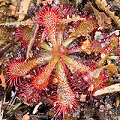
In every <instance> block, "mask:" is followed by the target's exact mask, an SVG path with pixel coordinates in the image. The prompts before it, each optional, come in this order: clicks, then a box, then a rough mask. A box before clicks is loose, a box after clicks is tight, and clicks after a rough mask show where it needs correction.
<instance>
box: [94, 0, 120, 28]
mask: <svg viewBox="0 0 120 120" xmlns="http://www.w3.org/2000/svg"><path fill="white" fill-rule="evenodd" d="M95 3H96V5H97V6H98V7H99V8H100V9H101V10H103V11H105V13H106V14H108V15H109V16H110V17H111V18H112V19H113V20H114V22H115V23H116V24H117V25H118V26H120V19H119V17H118V16H115V13H114V12H111V11H110V8H111V7H110V5H108V4H107V2H106V0H96V1H95Z"/></svg>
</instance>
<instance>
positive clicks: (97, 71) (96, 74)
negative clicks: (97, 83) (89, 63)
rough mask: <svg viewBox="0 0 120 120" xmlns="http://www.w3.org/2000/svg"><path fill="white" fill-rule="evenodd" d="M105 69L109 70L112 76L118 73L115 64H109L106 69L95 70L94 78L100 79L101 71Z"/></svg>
mask: <svg viewBox="0 0 120 120" xmlns="http://www.w3.org/2000/svg"><path fill="white" fill-rule="evenodd" d="M103 69H106V70H109V72H110V73H111V74H116V73H117V66H116V65H114V64H108V65H106V66H104V67H101V68H98V69H96V70H94V78H98V77H99V74H100V72H101V70H103Z"/></svg>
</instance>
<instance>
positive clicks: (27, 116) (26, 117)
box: [22, 114, 30, 120]
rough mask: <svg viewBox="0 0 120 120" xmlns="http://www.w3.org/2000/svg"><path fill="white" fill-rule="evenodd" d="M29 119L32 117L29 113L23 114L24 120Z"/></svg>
mask: <svg viewBox="0 0 120 120" xmlns="http://www.w3.org/2000/svg"><path fill="white" fill-rule="evenodd" d="M29 119H30V117H29V115H28V114H25V115H24V116H23V118H22V120H29Z"/></svg>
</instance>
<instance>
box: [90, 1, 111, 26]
mask: <svg viewBox="0 0 120 120" xmlns="http://www.w3.org/2000/svg"><path fill="white" fill-rule="evenodd" d="M89 4H90V6H91V8H92V10H93V12H94V14H95V16H96V19H97V20H98V24H99V26H101V27H102V28H106V27H107V25H108V24H111V18H110V17H107V15H106V14H105V13H104V12H99V11H98V10H97V9H95V8H94V7H93V6H92V3H91V2H89Z"/></svg>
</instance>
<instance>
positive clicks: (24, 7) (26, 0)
mask: <svg viewBox="0 0 120 120" xmlns="http://www.w3.org/2000/svg"><path fill="white" fill-rule="evenodd" d="M30 2H31V0H22V1H21V5H20V10H19V18H18V21H21V20H23V19H24V18H25V15H26V14H27V11H28V7H29V4H30Z"/></svg>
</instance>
